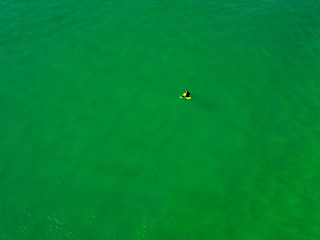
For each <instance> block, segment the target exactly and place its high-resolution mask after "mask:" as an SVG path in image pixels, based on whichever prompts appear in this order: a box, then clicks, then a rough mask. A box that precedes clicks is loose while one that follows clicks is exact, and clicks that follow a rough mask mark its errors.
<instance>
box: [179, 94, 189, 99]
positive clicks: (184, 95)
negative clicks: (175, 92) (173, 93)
mask: <svg viewBox="0 0 320 240" xmlns="http://www.w3.org/2000/svg"><path fill="white" fill-rule="evenodd" d="M186 95H187V93H184V94H182V96H183V97H185V98H186V99H188V100H190V99H191V97H186ZM183 97H180V98H183Z"/></svg>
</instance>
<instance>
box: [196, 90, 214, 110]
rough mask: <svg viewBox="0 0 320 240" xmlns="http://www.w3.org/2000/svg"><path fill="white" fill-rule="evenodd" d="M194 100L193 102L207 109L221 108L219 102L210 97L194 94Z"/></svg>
mask: <svg viewBox="0 0 320 240" xmlns="http://www.w3.org/2000/svg"><path fill="white" fill-rule="evenodd" d="M192 100H193V104H195V105H197V106H199V107H200V108H202V109H204V110H206V111H212V110H217V109H218V108H219V106H218V104H217V103H215V102H214V100H213V99H212V98H210V97H206V96H200V95H195V94H192Z"/></svg>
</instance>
